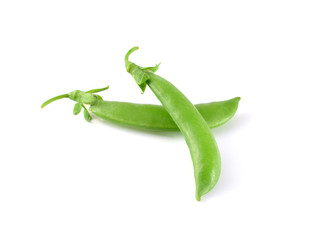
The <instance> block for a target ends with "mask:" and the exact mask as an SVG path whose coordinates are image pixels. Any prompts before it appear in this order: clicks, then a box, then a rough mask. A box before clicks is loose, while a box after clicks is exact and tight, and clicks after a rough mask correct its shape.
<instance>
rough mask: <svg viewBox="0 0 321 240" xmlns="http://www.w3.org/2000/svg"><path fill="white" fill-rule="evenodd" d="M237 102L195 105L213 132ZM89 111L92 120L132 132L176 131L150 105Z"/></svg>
mask: <svg viewBox="0 0 321 240" xmlns="http://www.w3.org/2000/svg"><path fill="white" fill-rule="evenodd" d="M239 101H240V98H239V97H236V98H232V99H230V100H226V101H221V102H210V103H203V104H196V105H195V107H196V108H197V110H198V111H199V112H200V113H201V115H202V116H203V118H204V119H205V121H206V122H207V124H208V126H209V127H210V128H216V127H218V126H221V125H223V124H224V123H226V122H227V121H229V120H230V119H231V118H232V117H233V116H234V114H235V113H236V110H237V108H238V104H239ZM89 110H90V111H91V112H92V113H93V114H94V115H96V116H98V117H100V118H102V119H104V120H108V121H112V122H114V123H117V124H122V125H126V126H130V127H135V128H142V129H147V130H161V131H179V128H178V127H177V125H176V123H175V122H174V121H173V119H172V118H171V116H170V115H169V114H168V112H167V111H166V110H165V109H164V107H162V106H160V105H152V104H137V103H129V102H114V101H99V102H97V104H94V105H92V106H91V107H90V108H89Z"/></svg>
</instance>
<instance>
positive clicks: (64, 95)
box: [41, 93, 69, 108]
mask: <svg viewBox="0 0 321 240" xmlns="http://www.w3.org/2000/svg"><path fill="white" fill-rule="evenodd" d="M68 97H69V94H68V93H67V94H62V95H59V96H56V97H53V98H50V99H49V100H47V101H45V102H44V103H43V104H42V105H41V108H44V107H45V106H47V105H48V104H49V103H52V102H54V101H56V100H59V99H62V98H68Z"/></svg>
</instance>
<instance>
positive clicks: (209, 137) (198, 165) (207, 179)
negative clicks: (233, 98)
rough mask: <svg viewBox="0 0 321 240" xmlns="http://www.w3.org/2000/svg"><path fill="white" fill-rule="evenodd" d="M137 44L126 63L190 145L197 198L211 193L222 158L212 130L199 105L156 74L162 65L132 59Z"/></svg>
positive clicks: (126, 57) (137, 81)
mask: <svg viewBox="0 0 321 240" xmlns="http://www.w3.org/2000/svg"><path fill="white" fill-rule="evenodd" d="M136 50H138V47H134V48H132V49H130V50H129V51H128V53H127V54H126V56H125V66H126V70H127V72H129V73H130V74H131V75H132V76H133V78H134V79H135V81H136V83H137V84H138V85H139V87H140V88H141V90H142V91H143V92H144V91H145V88H146V86H147V85H148V86H149V88H150V89H151V90H152V91H153V93H154V94H155V96H156V97H157V98H158V99H159V101H160V102H161V103H162V105H163V106H164V108H165V110H166V111H167V112H168V113H169V114H170V116H171V117H172V119H173V120H174V122H175V123H176V125H177V126H178V128H179V129H180V131H181V132H182V134H183V136H184V138H185V141H186V143H187V145H188V147H189V150H190V154H191V157H192V161H193V166H194V177H195V185H196V193H195V197H196V200H198V201H200V200H201V197H202V196H203V195H204V194H206V193H208V192H209V191H210V190H211V189H212V188H213V187H214V186H215V185H216V183H217V181H218V179H219V177H220V172H221V157H220V153H219V150H218V147H217V144H216V142H215V139H214V136H213V134H212V132H211V129H210V128H209V126H208V125H207V123H206V121H205V120H204V118H203V117H202V115H201V114H200V113H199V111H198V110H197V109H196V108H195V106H194V105H193V104H192V103H191V102H190V101H189V100H188V99H187V98H186V97H185V95H184V94H183V93H182V92H180V91H179V90H178V89H177V88H176V87H175V86H174V85H173V84H171V83H170V82H169V81H167V80H166V79H164V78H162V77H160V76H158V75H156V74H154V72H155V71H157V70H158V66H159V65H156V66H155V67H147V68H143V67H140V66H138V65H136V64H135V63H133V62H130V61H129V60H128V58H129V56H130V54H131V53H133V52H134V51H136Z"/></svg>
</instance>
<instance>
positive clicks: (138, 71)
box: [125, 47, 160, 93]
mask: <svg viewBox="0 0 321 240" xmlns="http://www.w3.org/2000/svg"><path fill="white" fill-rule="evenodd" d="M138 49H139V48H138V47H133V48H132V49H130V50H129V51H128V52H127V54H126V56H125V67H126V70H127V72H129V73H130V74H131V75H132V76H133V78H134V79H135V81H136V83H137V84H138V86H139V87H140V89H141V90H142V92H143V93H144V92H145V89H146V82H147V81H148V80H149V78H150V74H151V73H155V72H156V71H157V70H158V68H159V65H160V63H159V64H156V65H155V66H154V67H145V68H143V67H140V66H138V65H136V64H135V63H133V62H131V61H129V60H128V58H129V56H130V55H131V54H132V53H133V52H135V51H137V50H138Z"/></svg>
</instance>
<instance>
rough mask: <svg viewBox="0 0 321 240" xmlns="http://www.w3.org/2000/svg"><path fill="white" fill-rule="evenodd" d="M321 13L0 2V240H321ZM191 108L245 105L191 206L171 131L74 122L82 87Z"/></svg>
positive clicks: (187, 173)
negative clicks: (139, 80) (176, 101)
mask: <svg viewBox="0 0 321 240" xmlns="http://www.w3.org/2000/svg"><path fill="white" fill-rule="evenodd" d="M320 13H321V3H320V1H317V0H316V1H309V0H305V1H303V0H302V1H293V0H292V1H290V0H289V1H286V0H270V1H254V0H252V1H251V0H245V1H228V0H227V1H226V0H224V1H204V0H198V1H164V0H163V1H139V0H138V1H137V0H136V1H129V0H128V1H79V0H78V1H68V0H63V1H57V0H56V1H14V0H10V1H9V0H8V1H6V0H4V1H1V3H0V80H1V83H0V89H1V94H0V99H1V105H2V109H1V118H0V122H1V124H0V130H1V133H0V134H1V135H0V136H1V151H0V157H1V159H0V239H2V240H9V239H33V240H35V239H42V240H43V239H46V240H47V239H60V240H63V239H68V240H69V239H77V240H79V239H116V240H118V239H186V238H187V237H190V238H194V239H196V238H197V239H220V240H224V239H320V238H321V232H320V222H321V218H320V215H321V207H320V202H321V194H320V189H321V187H320V184H321V174H320V171H321V154H320V136H321V128H320V122H321V118H320V103H321V102H320V86H319V82H320V80H321V68H320V67H321V14H320ZM136 45H138V46H140V50H139V51H138V52H135V54H133V55H132V58H131V59H132V60H133V61H134V62H136V63H137V64H139V65H141V66H150V65H153V64H154V63H158V62H162V64H161V66H160V70H159V71H158V74H159V75H161V76H163V77H165V78H167V79H168V80H169V81H171V82H172V83H173V84H174V85H175V86H177V87H178V88H179V89H180V90H181V91H182V92H183V93H184V94H185V95H186V96H187V97H188V98H189V99H190V100H191V101H192V102H194V103H200V102H210V101H219V100H226V99H229V98H232V97H236V96H240V97H242V100H241V102H240V106H239V109H238V112H237V114H236V116H235V117H234V118H233V119H232V120H231V121H230V122H228V123H227V124H226V125H224V126H222V127H220V128H218V129H214V130H213V133H214V136H215V138H216V140H217V143H218V145H219V148H220V152H221V157H222V175H221V178H220V180H219V183H218V184H217V186H216V187H215V188H214V189H213V190H212V191H211V192H210V193H209V194H207V195H205V196H204V197H203V199H202V201H201V202H197V201H196V200H195V198H194V191H195V187H194V179H193V169H192V161H191V159H190V155H189V151H188V148H187V146H186V144H185V142H184V139H183V137H182V136H181V134H180V133H158V134H155V133H148V132H140V131H135V130H130V129H127V128H122V127H117V126H115V125H111V124H109V123H105V122H102V121H99V120H97V119H94V120H93V121H92V123H87V122H86V121H85V120H84V119H83V117H82V116H73V114H72V109H73V103H72V102H71V101H70V100H68V99H66V100H60V101H57V102H55V103H52V104H51V105H49V106H48V107H46V108H45V109H43V110H41V109H40V105H41V103H42V102H43V101H45V100H47V99H48V98H51V97H53V96H56V95H59V94H63V93H66V92H70V91H73V90H76V89H81V90H89V89H92V88H100V87H103V86H106V85H110V86H111V87H110V89H109V90H108V91H106V92H104V93H102V94H101V95H102V96H103V98H104V99H106V100H118V101H130V102H140V103H155V104H158V100H157V99H156V97H155V96H154V95H153V94H152V93H151V91H150V90H149V89H147V91H146V93H145V94H144V95H141V94H140V89H139V88H138V86H137V85H136V83H135V81H134V80H133V79H132V77H131V76H130V75H129V74H128V73H127V72H126V70H125V67H124V62H123V58H124V55H125V53H126V52H127V50H129V49H130V48H131V47H133V46H136Z"/></svg>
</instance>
